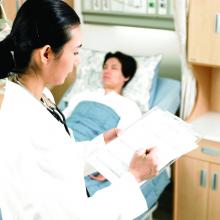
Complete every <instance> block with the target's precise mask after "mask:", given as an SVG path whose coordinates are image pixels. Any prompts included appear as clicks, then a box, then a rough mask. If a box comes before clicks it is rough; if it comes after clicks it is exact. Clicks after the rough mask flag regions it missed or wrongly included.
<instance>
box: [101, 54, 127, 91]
mask: <svg viewBox="0 0 220 220" xmlns="http://www.w3.org/2000/svg"><path fill="white" fill-rule="evenodd" d="M127 80H128V78H125V77H124V75H123V73H122V65H121V63H120V62H119V60H118V59H117V58H114V57H112V58H109V59H108V60H107V61H106V62H105V64H104V67H103V74H102V82H103V87H104V88H105V89H107V90H114V91H115V92H117V93H121V91H122V88H123V85H124V83H125V82H126V81H127Z"/></svg>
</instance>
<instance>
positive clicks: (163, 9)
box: [158, 0, 168, 15]
mask: <svg viewBox="0 0 220 220" xmlns="http://www.w3.org/2000/svg"><path fill="white" fill-rule="evenodd" d="M158 14H159V15H167V14H168V0H158Z"/></svg>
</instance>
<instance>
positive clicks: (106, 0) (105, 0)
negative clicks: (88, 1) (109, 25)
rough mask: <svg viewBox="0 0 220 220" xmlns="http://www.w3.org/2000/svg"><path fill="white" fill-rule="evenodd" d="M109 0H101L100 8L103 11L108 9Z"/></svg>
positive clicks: (109, 7)
mask: <svg viewBox="0 0 220 220" xmlns="http://www.w3.org/2000/svg"><path fill="white" fill-rule="evenodd" d="M110 9H111V6H110V0H102V10H103V11H110Z"/></svg>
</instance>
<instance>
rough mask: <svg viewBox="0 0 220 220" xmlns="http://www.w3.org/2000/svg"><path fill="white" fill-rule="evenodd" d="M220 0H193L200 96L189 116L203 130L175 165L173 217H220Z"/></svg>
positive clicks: (193, 59)
mask: <svg viewBox="0 0 220 220" xmlns="http://www.w3.org/2000/svg"><path fill="white" fill-rule="evenodd" d="M217 13H220V2H219V0H190V5H189V17H188V19H189V20H188V24H189V25H188V61H189V62H190V63H191V64H192V70H193V74H194V76H195V78H196V81H197V98H196V103H195V106H194V108H193V111H192V113H191V115H190V117H189V118H188V121H189V122H191V123H192V126H193V127H194V128H195V129H196V130H197V131H198V132H199V133H201V134H202V135H203V140H202V141H201V143H200V146H199V148H198V149H196V150H194V151H192V152H190V153H189V154H187V155H185V156H183V157H182V158H180V159H179V160H177V162H176V163H175V168H174V215H173V216H174V220H219V219H220V208H219V202H220V185H219V184H220V179H219V177H220V33H216V32H215V23H216V14H217Z"/></svg>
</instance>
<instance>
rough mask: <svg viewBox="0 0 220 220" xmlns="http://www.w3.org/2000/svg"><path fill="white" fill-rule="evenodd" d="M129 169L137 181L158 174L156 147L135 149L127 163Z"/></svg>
mask: <svg viewBox="0 0 220 220" xmlns="http://www.w3.org/2000/svg"><path fill="white" fill-rule="evenodd" d="M129 171H130V172H131V173H132V174H133V175H134V177H135V178H136V180H137V182H141V181H143V180H146V179H149V178H151V177H153V176H156V175H157V174H158V159H157V153H156V148H150V149H148V150H140V151H136V152H135V153H134V155H133V158H132V160H131V162H130V165H129Z"/></svg>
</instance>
